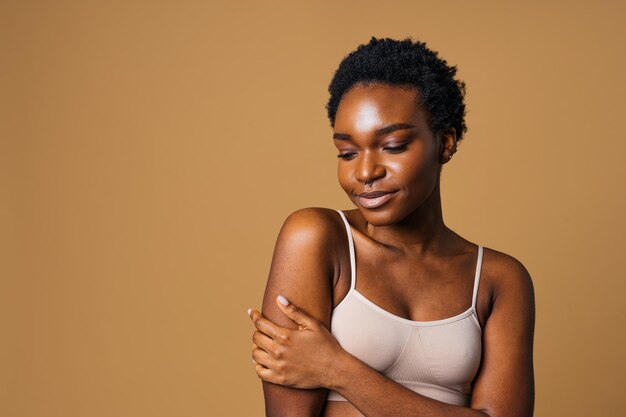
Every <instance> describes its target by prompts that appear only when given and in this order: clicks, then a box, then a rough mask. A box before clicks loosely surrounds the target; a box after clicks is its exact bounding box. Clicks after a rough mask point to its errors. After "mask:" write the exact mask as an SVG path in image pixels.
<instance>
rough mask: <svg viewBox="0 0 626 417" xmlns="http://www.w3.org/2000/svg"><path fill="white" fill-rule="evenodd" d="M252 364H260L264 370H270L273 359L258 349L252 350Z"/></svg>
mask: <svg viewBox="0 0 626 417" xmlns="http://www.w3.org/2000/svg"><path fill="white" fill-rule="evenodd" d="M252 362H254V363H255V364H257V363H258V364H260V365H262V366H264V367H265V368H272V365H273V359H272V357H271V356H270V355H269V354H268V353H267V352H266V351H264V350H263V349H260V348H259V347H254V348H252Z"/></svg>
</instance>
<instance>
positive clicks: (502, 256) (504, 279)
mask: <svg viewBox="0 0 626 417" xmlns="http://www.w3.org/2000/svg"><path fill="white" fill-rule="evenodd" d="M483 268H485V272H486V273H487V275H488V276H489V280H490V281H491V282H492V284H493V287H494V290H495V291H496V294H494V295H496V296H497V292H498V291H506V290H507V289H525V291H531V292H532V291H533V282H532V278H531V276H530V273H529V272H528V269H526V267H525V266H524V264H522V262H521V261H519V260H518V259H517V258H515V257H513V256H511V255H508V254H506V253H504V252H500V251H497V250H495V249H491V248H484V255H483Z"/></svg>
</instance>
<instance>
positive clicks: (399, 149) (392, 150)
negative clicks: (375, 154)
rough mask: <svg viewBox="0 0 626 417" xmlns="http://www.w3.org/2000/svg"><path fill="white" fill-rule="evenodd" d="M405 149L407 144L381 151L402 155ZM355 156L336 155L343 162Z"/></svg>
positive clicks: (386, 147)
mask: <svg viewBox="0 0 626 417" xmlns="http://www.w3.org/2000/svg"><path fill="white" fill-rule="evenodd" d="M406 148H407V144H406V143H405V144H403V145H399V146H385V147H384V148H383V149H384V150H387V151H388V152H389V153H394V154H395V153H402V152H404V151H405V150H406ZM355 154H356V152H346V153H343V154H342V153H340V154H337V158H340V159H344V160H349V159H351V158H352V156H354V155H355Z"/></svg>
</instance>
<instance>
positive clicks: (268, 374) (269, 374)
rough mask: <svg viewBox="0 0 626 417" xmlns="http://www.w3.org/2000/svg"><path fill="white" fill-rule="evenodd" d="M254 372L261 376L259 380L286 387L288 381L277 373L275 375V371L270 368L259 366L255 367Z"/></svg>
mask: <svg viewBox="0 0 626 417" xmlns="http://www.w3.org/2000/svg"><path fill="white" fill-rule="evenodd" d="M254 370H255V371H256V374H257V375H258V376H259V378H261V379H262V380H263V381H267V382H271V383H273V384H279V385H285V382H286V381H285V380H284V379H282V378H280V377H279V376H278V375H276V373H274V371H272V370H271V369H269V368H266V367H264V366H261V365H258V364H257V365H255V366H254Z"/></svg>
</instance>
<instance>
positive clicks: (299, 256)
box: [263, 207, 341, 326]
mask: <svg viewBox="0 0 626 417" xmlns="http://www.w3.org/2000/svg"><path fill="white" fill-rule="evenodd" d="M338 222H341V218H340V217H339V214H338V213H337V212H336V211H335V210H332V209H326V208H320V207H309V208H303V209H299V210H296V211H294V212H293V213H291V214H290V215H289V216H287V218H286V219H285V221H284V223H283V225H282V228H281V230H280V233H279V234H278V238H277V240H276V247H275V249H274V255H273V257H272V264H271V267H270V274H269V277H268V281H267V286H266V289H265V296H264V301H263V314H264V315H265V316H266V317H268V318H270V319H271V320H273V321H275V322H276V323H277V324H279V325H283V326H285V325H292V323H291V322H290V321H289V320H288V319H286V318H285V317H283V314H282V313H280V311H279V310H278V309H277V308H276V307H275V303H274V299H275V298H276V296H277V295H278V294H281V295H283V296H285V297H287V299H288V300H290V301H292V302H293V303H294V304H296V305H298V306H299V307H301V308H303V309H305V310H307V311H308V312H309V313H310V314H312V315H313V316H315V317H317V318H318V319H320V320H322V321H323V322H324V323H325V324H326V323H327V322H329V321H330V309H331V303H332V284H333V279H334V277H335V275H336V274H337V270H338V256H337V252H336V250H337V243H338Z"/></svg>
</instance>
